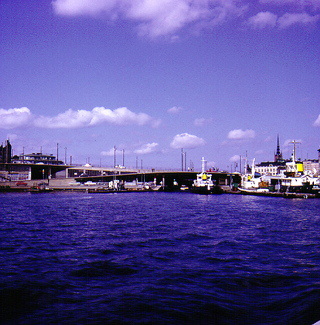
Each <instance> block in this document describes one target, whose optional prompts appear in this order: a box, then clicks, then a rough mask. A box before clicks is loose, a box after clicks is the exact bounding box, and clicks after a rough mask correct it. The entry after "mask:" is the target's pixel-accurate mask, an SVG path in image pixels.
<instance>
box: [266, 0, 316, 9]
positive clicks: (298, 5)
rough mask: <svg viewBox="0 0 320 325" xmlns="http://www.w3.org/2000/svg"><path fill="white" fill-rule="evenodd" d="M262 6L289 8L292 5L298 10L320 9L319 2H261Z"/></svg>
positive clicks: (280, 0) (305, 0)
mask: <svg viewBox="0 0 320 325" xmlns="http://www.w3.org/2000/svg"><path fill="white" fill-rule="evenodd" d="M260 3H261V4H272V5H277V6H285V7H286V8H288V6H289V5H291V6H292V7H293V8H297V9H300V10H301V9H310V10H317V9H319V8H320V2H319V0H260Z"/></svg>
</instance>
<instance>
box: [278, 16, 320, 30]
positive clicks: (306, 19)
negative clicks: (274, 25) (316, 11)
mask: <svg viewBox="0 0 320 325" xmlns="http://www.w3.org/2000/svg"><path fill="white" fill-rule="evenodd" d="M319 19H320V15H315V16H312V15H309V14H307V13H292V14H291V13H286V14H284V15H283V16H282V17H280V18H279V19H278V25H279V27H280V28H288V27H291V26H292V25H296V24H300V25H306V24H314V23H316V22H317V21H318V20H319Z"/></svg>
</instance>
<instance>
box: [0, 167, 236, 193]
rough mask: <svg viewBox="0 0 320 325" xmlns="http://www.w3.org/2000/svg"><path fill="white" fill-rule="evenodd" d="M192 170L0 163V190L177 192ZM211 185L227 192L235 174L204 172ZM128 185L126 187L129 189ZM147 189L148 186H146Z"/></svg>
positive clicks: (193, 175) (189, 180) (186, 183)
mask: <svg viewBox="0 0 320 325" xmlns="http://www.w3.org/2000/svg"><path fill="white" fill-rule="evenodd" d="M197 173H198V172H196V171H172V170H170V171H168V170H155V169H127V168H106V167H94V166H91V165H84V166H69V165H45V164H0V188H1V189H2V190H13V191H27V190H35V189H37V188H46V189H47V190H59V189H60V190H87V191H99V190H103V189H106V188H107V187H108V188H109V187H110V186H109V185H110V183H112V182H113V184H118V188H117V189H120V188H122V189H124V188H126V186H124V185H125V184H127V185H128V186H127V189H129V188H130V189H131V190H140V189H141V188H143V187H144V185H147V186H145V187H144V188H145V189H147V188H148V185H150V186H151V187H153V188H157V189H159V188H161V189H162V190H169V191H172V190H177V189H180V188H181V187H182V186H185V187H191V185H192V183H193V180H194V179H195V178H196V175H197ZM208 173H210V174H211V175H212V179H213V180H214V181H215V183H216V184H217V185H219V186H221V187H222V188H225V189H227V188H228V189H230V188H231V187H232V186H233V184H239V183H240V175H239V174H238V173H234V174H231V173H227V172H217V171H212V172H208ZM129 184H130V186H129ZM150 186H149V187H150Z"/></svg>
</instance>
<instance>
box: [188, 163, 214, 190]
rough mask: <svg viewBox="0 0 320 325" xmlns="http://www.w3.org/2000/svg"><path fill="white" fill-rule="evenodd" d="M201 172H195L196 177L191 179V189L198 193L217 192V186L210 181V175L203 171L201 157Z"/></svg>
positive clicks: (203, 166) (203, 164) (203, 165)
mask: <svg viewBox="0 0 320 325" xmlns="http://www.w3.org/2000/svg"><path fill="white" fill-rule="evenodd" d="M201 162H202V166H201V173H199V174H197V178H196V179H195V180H194V181H193V184H192V187H191V191H192V192H193V193H200V194H212V193H214V192H218V191H217V190H218V188H217V187H216V185H215V183H214V182H213V181H212V175H211V174H209V173H206V172H205V162H206V161H205V160H204V158H203V157H202V160H201Z"/></svg>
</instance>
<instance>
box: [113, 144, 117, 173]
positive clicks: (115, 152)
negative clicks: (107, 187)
mask: <svg viewBox="0 0 320 325" xmlns="http://www.w3.org/2000/svg"><path fill="white" fill-rule="evenodd" d="M116 156H117V147H116V146H114V147H113V167H114V168H116V165H117V158H116Z"/></svg>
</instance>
